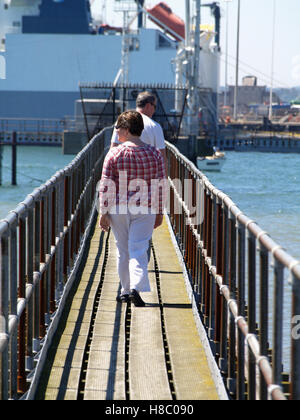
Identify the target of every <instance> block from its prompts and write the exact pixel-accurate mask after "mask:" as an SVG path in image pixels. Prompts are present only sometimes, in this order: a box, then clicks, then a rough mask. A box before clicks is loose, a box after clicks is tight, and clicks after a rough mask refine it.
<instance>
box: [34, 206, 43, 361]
mask: <svg viewBox="0 0 300 420" xmlns="http://www.w3.org/2000/svg"><path fill="white" fill-rule="evenodd" d="M40 220H41V202H40V199H37V200H36V201H35V205H34V251H33V269H34V272H35V273H38V272H39V271H40V230H41V224H40ZM40 288H41V285H40V281H39V282H38V283H37V285H36V288H35V292H34V298H33V299H34V321H33V323H34V325H33V352H34V353H35V354H36V353H38V352H39V351H40Z"/></svg>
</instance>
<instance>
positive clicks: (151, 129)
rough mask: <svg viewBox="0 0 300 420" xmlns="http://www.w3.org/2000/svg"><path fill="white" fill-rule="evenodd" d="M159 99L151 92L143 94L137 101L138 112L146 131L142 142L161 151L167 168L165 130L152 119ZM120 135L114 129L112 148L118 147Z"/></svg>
mask: <svg viewBox="0 0 300 420" xmlns="http://www.w3.org/2000/svg"><path fill="white" fill-rule="evenodd" d="M156 106H157V99H156V96H155V95H154V94H153V93H151V92H141V93H140V94H139V95H138V97H137V99H136V110H137V111H138V112H139V113H140V114H141V115H142V117H143V120H144V131H143V133H142V135H141V140H142V141H143V142H144V143H146V144H150V145H151V146H154V147H156V148H157V149H159V150H160V152H161V154H162V155H163V158H164V161H165V166H166V168H167V155H166V145H165V138H164V133H163V130H162V128H161V126H160V124H158V123H157V122H155V121H153V120H152V117H153V115H154V113H155V111H156ZM119 144H120V143H119V140H118V134H117V131H116V129H114V132H113V135H112V139H111V145H112V147H114V146H118V145H119Z"/></svg>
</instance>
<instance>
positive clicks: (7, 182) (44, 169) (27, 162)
mask: <svg viewBox="0 0 300 420" xmlns="http://www.w3.org/2000/svg"><path fill="white" fill-rule="evenodd" d="M73 158H74V156H73V155H63V154H62V149H61V148H60V147H47V146H18V148H17V186H12V185H11V147H10V146H4V147H3V159H2V186H0V219H3V218H5V216H6V215H7V214H8V212H9V211H11V210H13V209H14V208H15V207H16V206H17V204H18V203H20V202H21V201H23V200H24V199H25V198H26V196H27V195H28V194H30V193H31V192H32V191H33V190H34V189H35V188H37V187H39V186H40V185H41V184H43V183H44V182H45V181H47V180H48V179H49V178H51V177H52V175H54V174H55V173H56V172H57V171H58V170H60V169H63V168H64V167H65V166H66V165H68V164H69V163H70V162H71V161H72V159H73Z"/></svg>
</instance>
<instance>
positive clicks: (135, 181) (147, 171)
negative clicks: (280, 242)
mask: <svg viewBox="0 0 300 420" xmlns="http://www.w3.org/2000/svg"><path fill="white" fill-rule="evenodd" d="M166 184H167V178H166V173H165V165H164V159H163V156H162V154H161V152H160V151H159V150H157V149H156V148H154V147H152V146H149V145H146V144H145V145H143V146H139V147H132V146H129V145H126V144H122V145H120V146H118V147H114V148H112V149H110V151H109V152H108V154H107V156H106V158H105V161H104V165H103V171H102V178H101V182H100V197H99V199H100V213H101V214H105V213H108V212H109V211H110V210H111V209H112V207H114V206H118V205H126V206H127V205H129V206H132V205H133V206H136V207H137V208H138V207H144V208H145V207H147V208H148V209H149V208H150V209H151V213H152V214H162V213H163V208H164V205H165V201H166V188H167V185H166Z"/></svg>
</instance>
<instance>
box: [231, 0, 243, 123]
mask: <svg viewBox="0 0 300 420" xmlns="http://www.w3.org/2000/svg"><path fill="white" fill-rule="evenodd" d="M240 17H241V0H238V19H237V43H236V70H235V89H234V111H233V118H234V120H235V121H236V120H237V100H238V88H239V56H240Z"/></svg>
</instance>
